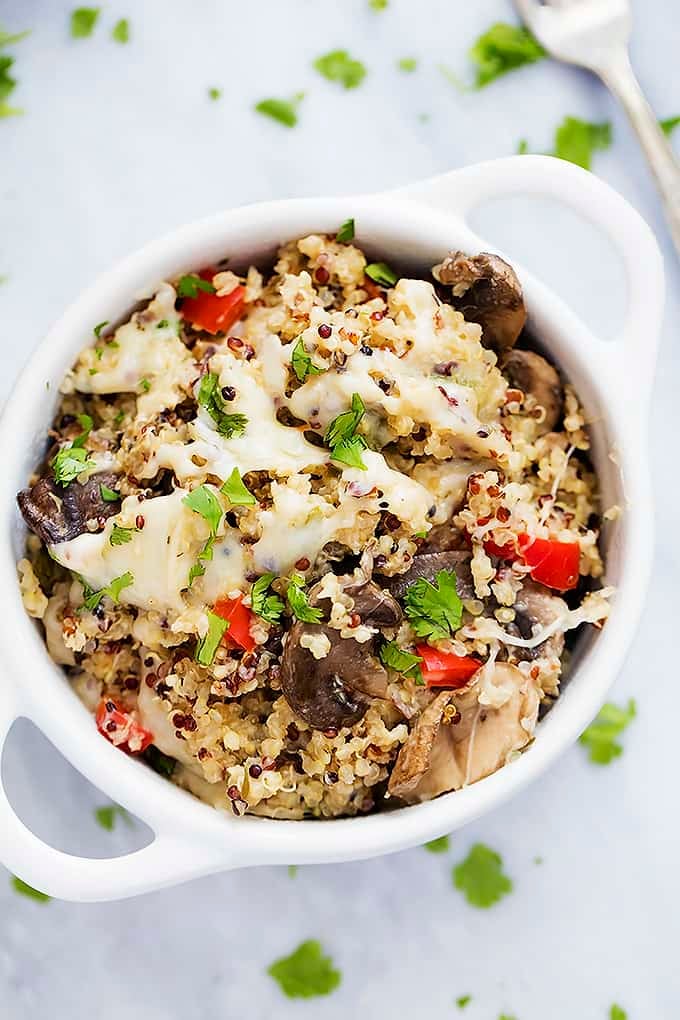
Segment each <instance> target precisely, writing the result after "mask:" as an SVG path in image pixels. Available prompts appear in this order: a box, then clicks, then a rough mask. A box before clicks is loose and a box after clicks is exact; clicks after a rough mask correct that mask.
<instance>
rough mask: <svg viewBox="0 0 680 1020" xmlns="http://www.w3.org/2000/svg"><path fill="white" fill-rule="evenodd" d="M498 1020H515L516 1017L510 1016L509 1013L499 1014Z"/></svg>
mask: <svg viewBox="0 0 680 1020" xmlns="http://www.w3.org/2000/svg"><path fill="white" fill-rule="evenodd" d="M498 1020H517V1017H516V1016H510V1014H509V1013H501V1014H500V1016H499V1017H498Z"/></svg>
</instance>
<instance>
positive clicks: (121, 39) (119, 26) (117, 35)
mask: <svg viewBox="0 0 680 1020" xmlns="http://www.w3.org/2000/svg"><path fill="white" fill-rule="evenodd" d="M111 38H112V39H114V40H115V41H116V42H117V43H127V42H130V22H129V21H128V19H127V18H121V19H120V21H117V22H116V24H115V25H114V26H113V30H112V31H111Z"/></svg>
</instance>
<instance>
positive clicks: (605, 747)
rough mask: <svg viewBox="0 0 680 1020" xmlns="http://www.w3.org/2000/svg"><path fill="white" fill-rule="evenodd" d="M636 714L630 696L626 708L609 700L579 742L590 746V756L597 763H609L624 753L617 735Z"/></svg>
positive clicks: (633, 702)
mask: <svg viewBox="0 0 680 1020" xmlns="http://www.w3.org/2000/svg"><path fill="white" fill-rule="evenodd" d="M635 716H636V705H635V701H634V700H633V698H630V699H629V701H628V704H627V706H626V707H625V708H619V706H618V705H614V704H613V703H612V702H611V701H608V702H607V703H606V704H605V705H603V706H602V708H601V709H600V712H599V714H598V715H597V717H596V718H595V721H594V722H592V723H591V724H590V726H589V727H588V728H587V729H586V730H584V732H583V733H582V734H581V736H580V737H579V743H581V744H583V745H584V746H585V747H587V748H588V757H589V758H590V760H591V761H592V762H594V763H595V764H596V765H609V763H610V762H612V761H613V760H614V758H618V757H619V755H620V754H622V753H623V748H622V747H621V744H619V743H618V741H617V739H616V738H617V737H618V736H620V734H621V733H623V731H624V730H625V729H626V727H627V726H628V724H629V723H630V722H631V721H632V720H633V719H634V718H635Z"/></svg>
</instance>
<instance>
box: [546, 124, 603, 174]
mask: <svg viewBox="0 0 680 1020" xmlns="http://www.w3.org/2000/svg"><path fill="white" fill-rule="evenodd" d="M611 143H612V126H611V124H610V123H609V121H605V122H604V123H602V124H591V123H589V122H588V121H586V120H580V119H579V118H578V117H565V118H564V120H563V121H562V123H561V124H560V125H559V127H558V128H557V130H556V132H555V152H554V155H555V156H557V157H558V158H559V159H566V160H568V162H570V163H576V165H577V166H581V167H583V169H584V170H590V164H591V161H592V157H593V152H595V151H596V150H597V149H608V148H609V146H610V145H611Z"/></svg>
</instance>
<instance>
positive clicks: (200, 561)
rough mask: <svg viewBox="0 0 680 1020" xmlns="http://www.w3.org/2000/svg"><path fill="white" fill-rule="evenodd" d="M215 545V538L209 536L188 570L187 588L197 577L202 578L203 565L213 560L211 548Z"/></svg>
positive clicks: (203, 572)
mask: <svg viewBox="0 0 680 1020" xmlns="http://www.w3.org/2000/svg"><path fill="white" fill-rule="evenodd" d="M214 544H215V536H214V535H212V534H211V535H210V536H209V537H208V539H207V541H206V543H205V545H204V546H203V548H202V549H201V551H200V552H199V554H198V556H197V557H196V562H195V563H194V565H193V566H192V567H191V568H190V570H189V577H188V578H187V587H188V588H191V586H192V584H193V583H194V581H195V580H196V578H197V577H203V575H204V574H205V564H206V563H207V562H208V561H210V560H212V558H213V546H214Z"/></svg>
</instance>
